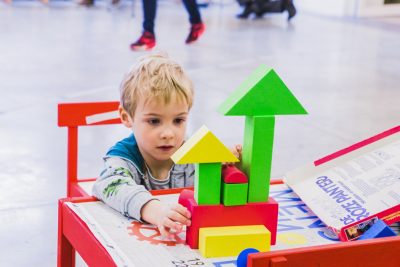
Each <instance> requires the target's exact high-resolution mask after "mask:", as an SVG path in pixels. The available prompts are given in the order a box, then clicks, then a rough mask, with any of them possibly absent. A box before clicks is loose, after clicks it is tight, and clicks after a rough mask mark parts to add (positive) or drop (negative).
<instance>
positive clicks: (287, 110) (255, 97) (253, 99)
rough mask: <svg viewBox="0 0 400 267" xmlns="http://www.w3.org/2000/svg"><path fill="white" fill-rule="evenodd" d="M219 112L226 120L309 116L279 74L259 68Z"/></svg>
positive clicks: (262, 67) (264, 67)
mask: <svg viewBox="0 0 400 267" xmlns="http://www.w3.org/2000/svg"><path fill="white" fill-rule="evenodd" d="M218 111H219V112H220V113H222V114H223V115H225V116H274V115H296V114H307V111H306V110H305V109H304V108H303V106H302V105H301V104H300V102H299V101H298V100H297V99H296V97H294V95H293V94H292V93H291V92H290V90H289V89H288V88H287V86H286V85H285V84H284V83H283V81H282V80H281V78H279V76H278V74H276V72H275V71H274V70H273V69H271V68H268V67H267V66H266V65H261V66H259V67H258V68H257V69H256V70H255V71H254V72H253V73H252V74H251V75H250V76H249V77H248V78H247V79H246V80H245V81H244V82H242V84H240V86H239V87H238V88H237V89H236V90H235V91H234V92H233V93H232V94H231V95H230V96H229V97H228V98H227V99H226V100H225V102H224V103H222V105H221V106H220V107H219V109H218Z"/></svg>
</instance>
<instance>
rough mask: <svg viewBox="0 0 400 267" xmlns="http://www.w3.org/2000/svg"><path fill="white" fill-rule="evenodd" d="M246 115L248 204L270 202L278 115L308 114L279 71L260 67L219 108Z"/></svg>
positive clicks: (225, 111) (229, 112) (244, 161)
mask: <svg viewBox="0 0 400 267" xmlns="http://www.w3.org/2000/svg"><path fill="white" fill-rule="evenodd" d="M218 110H219V112H221V113H222V114H224V115H226V116H245V117H246V122H245V130H244V142H243V152H242V162H241V163H242V168H243V170H244V172H245V173H246V174H247V177H248V179H249V192H248V202H263V201H267V200H268V196H269V181H270V172H271V164H272V148H273V140H274V126H275V117H274V116H275V115H297V114H307V111H306V110H305V109H304V108H303V106H302V105H301V104H300V102H299V101H298V100H297V99H296V97H294V95H293V94H292V93H291V92H290V90H289V89H288V88H287V86H286V85H285V84H284V83H283V81H282V80H281V78H280V77H279V76H278V74H276V72H275V71H274V70H273V69H271V68H268V67H267V66H265V65H261V66H259V67H258V68H257V69H256V70H255V71H254V72H253V73H252V74H251V75H250V76H249V77H248V78H247V79H246V80H245V81H244V82H243V83H242V84H240V86H239V87H238V88H237V89H236V90H235V91H234V92H233V93H232V94H231V95H230V96H229V97H228V98H227V99H226V101H225V102H224V103H222V105H221V106H220V107H219V109H218Z"/></svg>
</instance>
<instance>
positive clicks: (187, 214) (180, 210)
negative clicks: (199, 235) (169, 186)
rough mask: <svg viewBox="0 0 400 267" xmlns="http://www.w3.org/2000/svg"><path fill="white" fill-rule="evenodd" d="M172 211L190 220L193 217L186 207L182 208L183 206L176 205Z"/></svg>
mask: <svg viewBox="0 0 400 267" xmlns="http://www.w3.org/2000/svg"><path fill="white" fill-rule="evenodd" d="M171 209H172V210H173V211H176V212H177V213H179V214H181V215H182V216H184V217H186V218H188V219H189V218H190V217H191V216H192V214H190V211H189V210H188V209H187V208H186V207H184V206H182V205H181V204H175V205H173V206H172V207H171Z"/></svg>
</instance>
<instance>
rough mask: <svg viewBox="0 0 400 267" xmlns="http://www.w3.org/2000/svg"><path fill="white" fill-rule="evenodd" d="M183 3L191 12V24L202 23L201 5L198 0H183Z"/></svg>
mask: <svg viewBox="0 0 400 267" xmlns="http://www.w3.org/2000/svg"><path fill="white" fill-rule="evenodd" d="M183 4H184V6H185V8H186V10H187V12H188V13H189V21H190V24H192V25H193V24H198V23H202V21H201V15H200V11H199V7H198V6H197V1H196V0H183Z"/></svg>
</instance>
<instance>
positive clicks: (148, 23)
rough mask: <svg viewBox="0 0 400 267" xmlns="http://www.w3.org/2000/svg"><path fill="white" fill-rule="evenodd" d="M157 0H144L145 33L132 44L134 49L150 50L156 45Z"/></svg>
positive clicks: (131, 46)
mask: <svg viewBox="0 0 400 267" xmlns="http://www.w3.org/2000/svg"><path fill="white" fill-rule="evenodd" d="M156 9H157V0H143V18H144V20H143V33H142V35H141V36H140V37H139V39H138V40H137V41H136V42H134V43H132V44H131V45H130V48H131V49H132V50H150V49H152V48H153V47H154V46H155V45H156V37H155V35H154V20H155V18H156Z"/></svg>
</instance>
